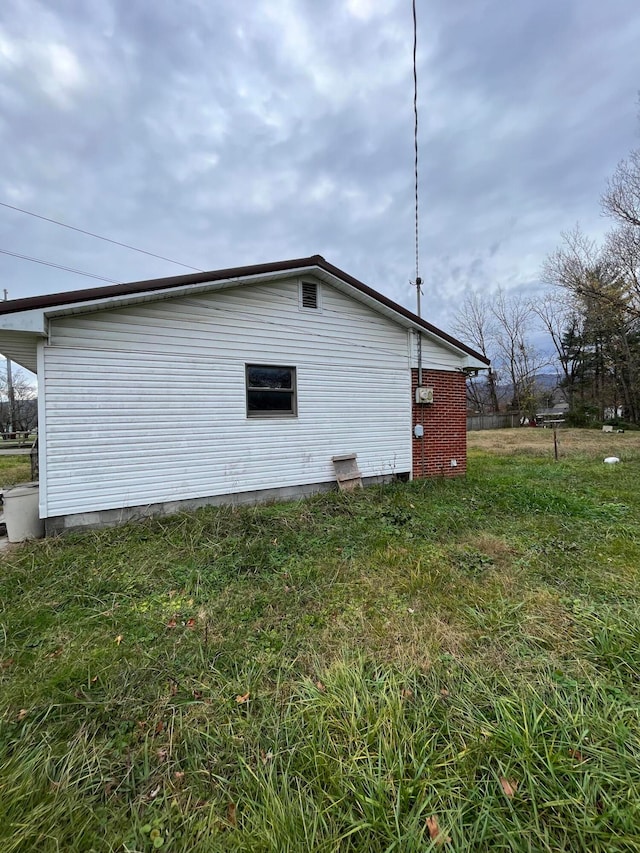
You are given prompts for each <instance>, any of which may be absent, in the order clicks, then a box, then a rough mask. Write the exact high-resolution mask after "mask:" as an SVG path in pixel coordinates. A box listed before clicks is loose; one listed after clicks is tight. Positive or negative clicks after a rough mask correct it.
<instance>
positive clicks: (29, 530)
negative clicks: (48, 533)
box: [4, 483, 44, 542]
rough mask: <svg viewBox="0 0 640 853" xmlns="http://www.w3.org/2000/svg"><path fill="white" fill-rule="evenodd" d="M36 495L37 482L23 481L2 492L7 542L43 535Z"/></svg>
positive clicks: (42, 523) (22, 540)
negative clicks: (21, 483)
mask: <svg viewBox="0 0 640 853" xmlns="http://www.w3.org/2000/svg"><path fill="white" fill-rule="evenodd" d="M38 495H39V491H38V484H37V483H24V484H23V485H21V486H16V487H15V488H13V489H7V491H6V492H5V493H4V520H5V522H6V525H7V538H8V539H9V542H24V540H25V539H41V538H42V537H43V536H44V519H42V518H39V517H38Z"/></svg>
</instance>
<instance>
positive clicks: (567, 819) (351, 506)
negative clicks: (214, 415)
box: [0, 430, 640, 853]
mask: <svg viewBox="0 0 640 853" xmlns="http://www.w3.org/2000/svg"><path fill="white" fill-rule="evenodd" d="M545 432H546V431H542V430H528V431H527V430H517V431H515V430H514V431H511V432H510V433H509V437H510V439H509V440H510V441H511V442H512V444H511V446H510V447H508V448H507V447H506V445H505V441H504V436H505V434H506V433H502V435H501V434H499V433H498V434H496V444H495V446H496V448H497V450H498V452H494V450H492V449H491V445H490V440H489V438H488V437H487V436H486V435H485V436H482V439H478V440H477V443H478V444H481V445H482V447H483V448H484V449H475V450H474V449H472V450H471V454H470V465H469V474H468V476H467V478H466V480H455V481H448V482H447V481H429V482H415V483H409V484H396V485H393V486H389V487H383V488H375V489H369V490H365V491H364V492H361V493H357V494H353V495H349V496H343V495H339V494H329V495H324V496H320V497H317V498H315V499H312V500H309V501H307V502H304V503H288V504H277V505H272V506H265V507H260V508H256V509H237V510H233V509H225V508H222V509H208V510H202V511H199V512H197V513H195V514H191V515H183V516H177V517H174V518H171V519H168V520H161V521H150V522H146V523H143V524H136V525H130V526H128V527H126V528H120V529H118V530H110V531H102V532H99V533H86V534H83V535H76V536H67V537H64V538H61V539H59V540H50V541H43V542H39V543H33V544H28V545H25V546H22V547H20V548H16V549H14V550H13V551H11V552H10V553H9V554H8V555H6V556H5V557H3V558H1V559H0V607H1V608H2V610H1V613H0V622H1V623H2V624H1V625H0V644H1V645H0V768H1V770H0V850H1V851H2V853H12V851H36V850H37V851H65V853H67V851H70V853H74V851H77V852H78V853H80V851H82V853H87V851H111V850H113V851H116V850H118V851H151V850H155V849H161V850H167V851H184V853H187V851H189V853H191V851H202V853H204V851H207V853H208V851H225V853H226V851H249V853H260V851H276V852H277V853H280V851H292V853H293V851H301V853H302V851H312V850H313V851H327V853H328V851H340V853H342V851H348V852H350V851H354V852H355V851H363V852H364V851H366V853H378V851H379V853H382V851H398V853H411V851H416V853H417V851H423V850H428V849H431V848H433V849H443V850H451V851H467V850H474V851H475V850H479V851H485V850H486V851H500V850H517V851H560V850H568V851H589V853H593V851H602V853H604V851H606V853H612V852H613V851H633V850H638V851H640V688H639V683H640V682H639V677H640V585H639V579H640V578H639V576H640V493H639V489H638V483H639V482H640V436H639V437H638V438H636V436H632V435H631V434H626V435H624V436H619V437H617V438H616V441H617V442H618V445H617V446H619V447H620V448H621V450H619V451H618V452H619V453H620V455H621V456H622V459H623V462H622V464H620V465H618V466H606V465H604V464H603V463H602V458H603V456H604V455H607V453H606V452H604V453H603V452H601V448H600V445H598V441H599V439H595V438H594V436H593V434H589V435H587V434H586V433H585V439H584V446H583V447H581V444H580V433H579V432H577V431H572V433H571V437H572V439H571V440H572V444H571V447H572V450H571V452H567V453H566V454H565V455H564V456H563V457H562V459H561V461H560V462H559V463H554V462H553V460H552V458H551V454H552V450H551V451H550V450H549V440H550V436H549V435H548V434H547V435H542V433H545ZM534 433H535V434H536V437H535V441H538V442H539V447H537V446H536V447H533V446H531V441H533V440H534V439H533V438H532V435H533V434H534ZM538 434H540V437H539V438H538ZM518 435H520V436H522V442H523V444H522V446H520V445H518V441H519V440H518V439H517V438H515V437H514V436H518ZM567 436H568V433H567ZM626 438H628V442H627V443H626V444H625V443H624V441H623V440H624V439H626ZM527 442H528V444H527ZM594 442H595V445H594ZM471 443H472V445H473V444H474V439H472V442H471ZM561 446H562V444H561ZM567 447H569V442H568V439H567ZM594 447H595V449H594ZM602 447H604V444H603V445H602ZM438 832H439V835H438ZM432 836H433V837H434V838H435V841H434V842H432V841H431V840H430V838H431V837H432ZM436 842H440V843H436Z"/></svg>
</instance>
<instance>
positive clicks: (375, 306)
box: [0, 255, 488, 532]
mask: <svg viewBox="0 0 640 853" xmlns="http://www.w3.org/2000/svg"><path fill="white" fill-rule="evenodd" d="M0 352H2V353H3V354H4V355H6V356H7V357H8V358H10V359H12V360H13V361H15V362H17V363H18V364H21V365H23V366H24V367H26V368H27V369H29V370H32V371H34V372H36V373H37V376H38V405H39V411H38V415H39V468H40V485H39V500H40V516H41V518H44V519H45V520H46V521H45V524H46V529H47V531H48V532H56V531H60V530H64V529H70V528H75V527H82V526H99V525H104V524H110V523H118V522H120V521H123V520H126V519H128V518H132V517H138V516H140V515H146V514H151V513H167V512H175V511H177V510H178V509H183V508H191V507H194V506H199V505H202V504H205V503H222V502H232V501H234V502H235V501H247V502H248V501H256V500H264V499H272V498H277V497H289V496H293V495H300V494H308V493H310V492H313V491H318V490H319V489H322V488H327V487H331V484H334V483H335V478H336V475H335V471H334V467H333V462H332V459H333V457H334V456H338V455H342V454H351V453H356V454H357V462H358V466H359V468H360V471H361V473H362V477H363V480H364V481H365V482H367V481H369V482H376V481H381V480H385V479H389V478H391V477H393V476H405V477H419V476H429V475H452V474H462V473H464V471H465V463H466V421H465V375H466V374H467V373H469V372H470V371H476V370H479V369H486V368H487V367H488V362H487V361H486V359H484V358H483V357H482V356H481V355H480V354H478V353H476V352H474V351H473V350H471V349H470V348H469V347H467V346H465V345H464V344H463V343H461V342H460V341H457V340H455V338H452V337H450V336H449V335H447V334H445V333H444V332H442V331H440V330H439V329H437V328H435V327H434V326H432V325H431V324H430V323H427V322H425V321H424V320H421V319H419V318H418V317H417V316H415V315H414V314H412V313H411V312H409V311H407V310H406V309H405V308H403V307H401V306H400V305H397V304H396V303H394V302H392V301H391V300H389V299H387V298H386V297H385V296H383V295H381V294H380V293H377V292H376V291H374V290H372V289H371V288H369V287H367V286H366V285H364V284H362V282H359V281H357V280H356V279H354V278H352V277H351V276H350V275H348V274H347V273H345V272H343V271H342V270H339V269H338V268H337V267H334V266H333V265H331V264H329V263H328V262H327V261H325V260H324V258H322V257H321V256H319V255H315V256H313V257H310V258H302V259H296V260H290V261H282V262H278V263H272V264H260V265H256V266H249V267H240V268H235V269H227V270H217V271H214V272H208V273H197V274H193V275H182V276H175V277H172V278H162V279H156V280H152V281H141V282H134V283H131V284H121V285H113V286H108V287H98V288H92V289H88V290H79V291H73V292H69V293H57V294H53V295H48V296H40V297H33V298H28V299H16V300H12V301H8V302H3V303H0ZM418 385H420V387H421V388H426V389H427V390H425V391H423V392H422V394H421V400H424V401H425V402H420V403H416V386H418Z"/></svg>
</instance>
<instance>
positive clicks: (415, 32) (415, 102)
mask: <svg viewBox="0 0 640 853" xmlns="http://www.w3.org/2000/svg"><path fill="white" fill-rule="evenodd" d="M417 52H418V21H417V17H416V0H413V116H414V126H413V147H414V154H415V159H414V177H415V212H416V291H417V303H418V316H420V287H421V285H422V279H421V278H420V241H419V235H418V224H419V205H418V68H417V60H416V56H417Z"/></svg>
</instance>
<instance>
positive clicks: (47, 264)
mask: <svg viewBox="0 0 640 853" xmlns="http://www.w3.org/2000/svg"><path fill="white" fill-rule="evenodd" d="M0 253H2V254H3V255H10V256H11V257H12V258H20V259H21V260H23V261H31V262H32V263H34V264H42V265H43V266H45V267H55V268H56V269H58V270H64V271H65V272H72V273H75V274H76V275H84V276H86V277H87V278H97V279H98V281H106V282H108V283H109V284H118V282H117V281H114V280H113V279H112V278H105V277H104V276H103V275H95V273H92V272H83V271H82V270H77V269H74V268H73V267H65V266H62V264H54V263H53V261H43V260H42V259H41V258H31V257H29V255H19V254H18V252H10V251H9V250H8V249H0Z"/></svg>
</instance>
